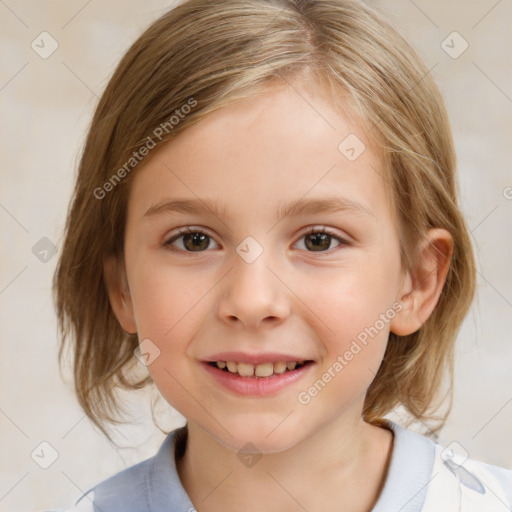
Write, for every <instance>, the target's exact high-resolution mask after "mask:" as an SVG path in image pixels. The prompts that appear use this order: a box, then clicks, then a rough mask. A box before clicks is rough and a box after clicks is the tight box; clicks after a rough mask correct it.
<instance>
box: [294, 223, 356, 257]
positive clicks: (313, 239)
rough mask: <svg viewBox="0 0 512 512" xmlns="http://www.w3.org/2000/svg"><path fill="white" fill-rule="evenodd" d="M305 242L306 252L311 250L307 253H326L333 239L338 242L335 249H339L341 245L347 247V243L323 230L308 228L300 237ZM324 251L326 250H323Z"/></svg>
mask: <svg viewBox="0 0 512 512" xmlns="http://www.w3.org/2000/svg"><path fill="white" fill-rule="evenodd" d="M302 238H304V239H305V240H306V243H305V244H304V245H305V247H306V250H309V249H311V251H309V252H328V251H327V249H329V247H330V245H331V241H332V240H333V239H334V240H336V241H338V242H339V244H338V245H337V246H336V247H340V246H342V245H348V242H347V241H346V240H344V239H343V238H340V237H339V236H336V235H335V234H334V233H332V232H330V231H329V230H328V229H325V228H315V227H313V228H310V229H309V230H308V231H307V232H306V233H305V234H304V235H303V236H302V237H301V239H302ZM324 249H326V250H324Z"/></svg>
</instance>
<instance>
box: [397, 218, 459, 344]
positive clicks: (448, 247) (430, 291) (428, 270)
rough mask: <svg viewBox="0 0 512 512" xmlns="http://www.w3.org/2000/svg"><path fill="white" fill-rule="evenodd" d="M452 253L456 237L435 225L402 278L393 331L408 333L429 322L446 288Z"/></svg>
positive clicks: (404, 334) (398, 333)
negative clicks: (398, 306)
mask: <svg viewBox="0 0 512 512" xmlns="http://www.w3.org/2000/svg"><path fill="white" fill-rule="evenodd" d="M452 253H453V237H452V235H451V234H450V232H449V231H447V230H446V229H442V228H436V229H430V230H429V231H428V232H427V235H426V237H425V238H424V239H423V240H422V241H421V242H420V244H419V247H418V248H417V252H416V255H417V256H416V258H415V268H414V269H413V270H412V271H411V272H408V273H407V275H406V277H405V279H404V281H403V284H402V289H401V293H400V297H401V299H400V302H401V304H402V306H403V309H402V310H401V311H399V312H398V314H397V315H396V316H395V317H394V318H393V320H392V321H391V324H390V330H391V332H393V333H395V334H397V335H399V336H407V335H408V334H412V333H413V332H416V331H417V330H418V329H419V328H420V327H421V326H422V325H423V324H424V323H425V322H426V320H427V319H428V317H429V316H430V315H431V313H432V311H433V310H434V308H435V306H436V304H437V302H438V300H439V297H440V295H441V292H442V290H443V286H444V283H445V281H446V275H447V274H448V270H449V268H450V262H451V258H452Z"/></svg>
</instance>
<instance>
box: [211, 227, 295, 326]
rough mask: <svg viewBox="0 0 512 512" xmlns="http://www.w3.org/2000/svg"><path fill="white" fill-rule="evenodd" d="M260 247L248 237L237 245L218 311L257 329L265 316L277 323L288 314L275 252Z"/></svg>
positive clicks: (223, 319) (221, 316) (224, 317)
mask: <svg viewBox="0 0 512 512" xmlns="http://www.w3.org/2000/svg"><path fill="white" fill-rule="evenodd" d="M248 238H250V237H248ZM258 245H259V244H258ZM260 248H261V249H260V250H258V247H257V246H256V245H255V241H254V240H245V241H244V242H242V243H241V244H240V245H239V246H238V247H237V254H235V255H234V257H233V267H234V268H232V270H231V272H229V274H228V276H227V280H226V282H225V284H224V289H223V293H222V294H221V298H220V300H219V305H218V314H219V316H220V318H221V320H222V321H224V322H231V323H232V322H237V323H242V324H244V325H245V326H246V327H252V328H254V327H258V326H259V325H260V323H261V322H263V321H264V320H265V319H270V320H272V321H273V322H276V321H277V320H282V319H284V318H285V317H286V316H287V315H288V312H289V306H288V304H287V294H286V292H285V291H286V287H285V286H284V284H283V283H282V282H281V281H280V280H279V279H278V278H277V276H276V275H275V274H274V272H275V270H274V269H273V266H276V265H273V264H272V261H271V251H270V250H264V249H263V247H261V245H260ZM269 267H270V268H269ZM271 269H272V270H274V271H272V270H271Z"/></svg>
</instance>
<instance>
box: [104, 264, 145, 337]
mask: <svg viewBox="0 0 512 512" xmlns="http://www.w3.org/2000/svg"><path fill="white" fill-rule="evenodd" d="M103 277H104V279H105V285H106V287H107V291H108V297H109V300H110V305H111V306H112V310H113V311H114V314H115V315H116V318H117V319H118V320H119V323H120V324H121V327H122V328H123V330H124V331H125V332H127V333H128V334H135V333H136V332H137V326H136V324H135V315H134V314H133V302H132V298H131V295H130V290H129V288H128V280H127V278H126V270H125V267H124V262H122V261H120V259H119V258H118V257H117V256H115V255H111V256H107V257H106V258H105V260H104V261H103Z"/></svg>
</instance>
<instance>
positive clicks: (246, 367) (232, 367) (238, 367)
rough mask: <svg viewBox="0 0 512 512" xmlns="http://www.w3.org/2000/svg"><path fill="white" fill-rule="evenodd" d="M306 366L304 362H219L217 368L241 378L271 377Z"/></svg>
mask: <svg viewBox="0 0 512 512" xmlns="http://www.w3.org/2000/svg"><path fill="white" fill-rule="evenodd" d="M303 364H304V361H291V362H288V363H287V362H285V361H276V362H275V363H261V364H256V365H254V364H251V363H236V362H234V361H217V362H216V365H217V368H220V369H221V370H223V369H227V370H228V371H229V372H230V373H238V374H239V375H240V376H241V377H253V376H256V377H270V376H271V375H273V374H274V373H276V374H281V373H284V372H285V371H287V370H288V371H291V370H295V369H296V368H297V367H300V366H302V365H303Z"/></svg>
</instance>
